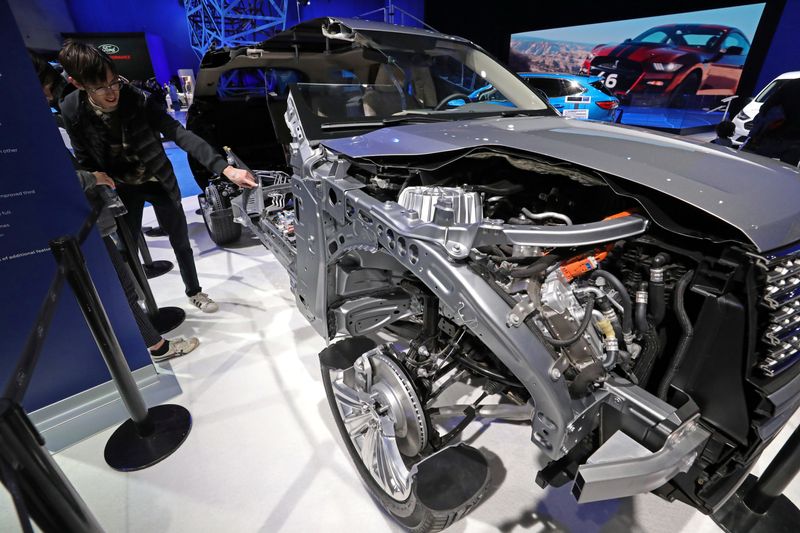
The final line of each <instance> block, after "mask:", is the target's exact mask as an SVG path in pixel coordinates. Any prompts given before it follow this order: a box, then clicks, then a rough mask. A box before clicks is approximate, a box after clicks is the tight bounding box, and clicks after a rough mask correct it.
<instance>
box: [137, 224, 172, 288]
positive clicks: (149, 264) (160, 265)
mask: <svg viewBox="0 0 800 533" xmlns="http://www.w3.org/2000/svg"><path fill="white" fill-rule="evenodd" d="M138 244H139V252H140V253H141V254H142V268H143V269H144V273H145V275H146V276H147V279H153V278H157V277H158V276H161V275H164V274H166V273H167V272H169V271H170V270H172V268H173V267H174V266H175V265H173V264H172V261H165V260H161V259H160V260H158V261H153V256H151V255H150V248H148V246H147V242H146V241H145V239H144V232H141V231H140V232H139V242H138Z"/></svg>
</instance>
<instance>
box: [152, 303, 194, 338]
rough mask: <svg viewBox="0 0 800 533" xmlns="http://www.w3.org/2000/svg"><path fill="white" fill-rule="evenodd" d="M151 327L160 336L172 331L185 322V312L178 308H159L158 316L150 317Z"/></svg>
mask: <svg viewBox="0 0 800 533" xmlns="http://www.w3.org/2000/svg"><path fill="white" fill-rule="evenodd" d="M150 320H151V321H152V322H153V325H154V326H155V328H156V331H158V332H159V333H160V334H162V335H163V334H164V333H166V332H168V331H172V330H173V329H175V328H177V327H178V326H180V325H181V324H183V321H184V320H186V311H184V310H183V309H181V308H180V307H159V308H158V316H156V317H150Z"/></svg>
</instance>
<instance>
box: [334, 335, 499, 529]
mask: <svg viewBox="0 0 800 533" xmlns="http://www.w3.org/2000/svg"><path fill="white" fill-rule="evenodd" d="M375 347H376V344H375V343H374V342H373V341H372V340H371V339H368V338H366V337H353V338H349V339H345V340H342V341H340V342H338V343H336V344H333V345H331V346H330V347H328V348H326V349H325V350H323V351H322V352H321V353H320V355H319V357H320V367H321V371H322V382H323V383H324V385H325V394H326V396H327V397H328V404H329V406H330V408H331V412H332V414H333V418H334V419H335V421H336V427H337V428H338V430H339V433H340V435H341V437H342V440H343V441H344V445H345V447H346V448H347V451H348V453H349V454H350V458H351V460H352V461H353V463H354V464H355V467H356V470H357V471H358V473H359V475H360V476H361V479H362V481H363V482H364V484H365V485H366V486H367V488H368V489H369V491H370V493H371V494H372V496H373V497H374V498H375V499H377V500H378V501H379V502H380V503H381V505H382V506H383V508H384V509H385V510H386V511H387V512H388V513H389V514H390V515H391V516H392V518H394V520H396V521H397V522H398V523H399V524H400V525H402V526H403V527H404V528H406V529H407V530H409V531H412V532H414V533H425V532H432V531H441V530H442V529H444V528H446V527H448V526H450V525H451V524H453V523H454V522H455V521H457V520H458V519H460V518H461V517H462V516H464V515H465V514H466V513H467V512H469V511H470V510H471V509H472V508H473V507H474V506H475V505H476V504H477V503H478V502H479V501H480V499H481V497H482V496H483V494H484V493H485V490H486V488H487V487H488V472H487V476H486V478H485V479H484V480H482V483H483V485H482V486H480V487H478V488H476V489H475V490H474V494H472V493H470V497H469V498H468V499H467V501H465V502H464V503H463V504H459V505H458V507H457V508H455V509H448V508H446V507H448V506H446V505H445V506H441V507H442V508H439V509H432V508H430V507H428V506H427V505H425V504H424V503H423V502H422V501H421V500H420V497H419V496H418V488H419V487H418V486H417V477H416V476H415V477H414V478H412V481H411V491H410V494H409V496H408V497H407V498H406V499H404V500H400V499H396V498H394V497H393V496H391V495H390V494H388V493H387V492H386V491H385V490H384V489H383V488H382V487H381V486H380V485H379V484H378V483H376V481H375V480H374V479H373V477H372V475H371V474H370V473H369V471H368V470H367V468H366V466H365V464H364V461H363V460H362V458H361V456H360V455H359V452H358V450H357V449H356V447H355V446H354V444H353V441H352V440H351V438H350V434H349V432H348V430H347V428H346V426H345V423H344V420H343V418H342V415H341V412H340V410H339V407H338V404H337V400H336V398H335V395H334V390H333V389H334V385H333V380H332V376H333V375H334V374H333V373H334V372H336V371H339V370H344V369H349V368H350V367H353V365H354V364H355V362H356V360H357V359H359V358H360V357H361V355H363V354H364V353H366V352H369V351H370V350H372V349H374V348H375ZM398 367H400V365H398ZM406 457H407V456H406ZM419 475H421V474H418V476H419ZM436 488H437V489H438V490H441V488H440V487H436ZM427 492H430V489H427Z"/></svg>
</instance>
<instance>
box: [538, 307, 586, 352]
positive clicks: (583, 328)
mask: <svg viewBox="0 0 800 533" xmlns="http://www.w3.org/2000/svg"><path fill="white" fill-rule="evenodd" d="M593 310H594V294H590V295H589V298H588V300H587V301H586V307H585V308H584V311H583V320H582V321H581V325H580V326H578V330H577V331H576V332H575V334H573V335H572V337H568V338H566V339H554V338H552V337H548V336H547V335H545V334H542V337H543V338H544V340H545V341H547V342H548V343H549V344H552V345H553V346H559V347H562V346H569V345H570V344H575V343H576V342H578V340H579V339H580V338H581V337H582V336H583V333H584V332H585V331H586V328H588V327H589V324H590V323H591V322H592V311H593Z"/></svg>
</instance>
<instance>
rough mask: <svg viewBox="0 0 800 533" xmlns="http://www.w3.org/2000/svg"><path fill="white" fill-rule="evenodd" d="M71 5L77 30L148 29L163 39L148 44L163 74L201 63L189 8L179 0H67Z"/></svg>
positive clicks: (81, 31) (145, 31)
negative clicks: (192, 35)
mask: <svg viewBox="0 0 800 533" xmlns="http://www.w3.org/2000/svg"><path fill="white" fill-rule="evenodd" d="M67 7H68V8H69V12H70V14H71V16H72V20H73V22H74V24H75V32H76V33H112V32H121V33H122V32H144V33H147V34H152V35H153V36H156V38H158V39H160V41H161V42H160V43H157V44H156V43H151V42H149V43H148V45H149V48H150V56H151V58H152V60H153V64H154V67H155V69H156V73H159V75H160V72H164V71H165V70H166V71H167V72H169V73H171V75H175V74H177V71H178V69H180V68H191V69H196V68H197V65H198V64H199V60H198V58H197V56H196V55H195V53H194V51H193V50H192V47H191V46H190V45H189V27H188V25H187V23H186V11H185V10H184V9H183V4H182V3H181V2H179V1H178V0H136V1H131V0H119V1H113V0H112V1H108V0H67ZM165 67H166V69H165ZM160 81H165V80H160Z"/></svg>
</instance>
